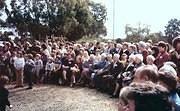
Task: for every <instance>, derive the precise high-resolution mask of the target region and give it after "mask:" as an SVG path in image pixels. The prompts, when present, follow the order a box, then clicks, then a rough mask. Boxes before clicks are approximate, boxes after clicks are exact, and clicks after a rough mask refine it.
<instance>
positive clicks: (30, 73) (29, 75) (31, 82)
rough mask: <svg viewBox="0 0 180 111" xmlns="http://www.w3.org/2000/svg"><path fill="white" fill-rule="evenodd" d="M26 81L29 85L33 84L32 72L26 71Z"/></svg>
mask: <svg viewBox="0 0 180 111" xmlns="http://www.w3.org/2000/svg"><path fill="white" fill-rule="evenodd" d="M26 75H27V83H28V85H29V87H32V86H33V80H32V79H33V73H32V72H27V74H26Z"/></svg>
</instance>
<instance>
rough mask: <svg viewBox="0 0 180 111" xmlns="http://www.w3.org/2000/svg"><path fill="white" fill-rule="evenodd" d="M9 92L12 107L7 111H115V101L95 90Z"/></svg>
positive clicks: (54, 88) (45, 88)
mask: <svg viewBox="0 0 180 111" xmlns="http://www.w3.org/2000/svg"><path fill="white" fill-rule="evenodd" d="M8 88H9V90H10V101H11V104H12V105H13V106H14V107H13V108H12V109H11V110H9V109H8V108H7V109H8V110H7V111H117V101H118V100H117V99H110V98H109V96H108V95H106V94H102V93H100V92H98V91H96V90H95V89H89V88H68V87H62V86H35V87H34V88H33V89H32V90H25V89H13V88H11V87H8Z"/></svg>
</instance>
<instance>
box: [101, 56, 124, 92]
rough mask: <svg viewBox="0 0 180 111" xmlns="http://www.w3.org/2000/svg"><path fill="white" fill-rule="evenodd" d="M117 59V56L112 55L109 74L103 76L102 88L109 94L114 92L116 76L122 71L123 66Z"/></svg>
mask: <svg viewBox="0 0 180 111" xmlns="http://www.w3.org/2000/svg"><path fill="white" fill-rule="evenodd" d="M119 57H120V55H119V54H114V56H113V63H112V64H111V67H110V69H109V73H108V74H106V75H104V76H103V83H104V87H105V88H106V89H107V91H108V93H109V94H112V93H113V91H114V88H115V82H116V79H117V76H118V75H119V74H120V73H122V72H123V71H124V65H123V63H121V62H120V60H119Z"/></svg>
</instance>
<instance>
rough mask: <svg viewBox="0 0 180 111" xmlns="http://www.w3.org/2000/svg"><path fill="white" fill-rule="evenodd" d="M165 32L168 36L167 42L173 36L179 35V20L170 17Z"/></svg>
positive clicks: (170, 40) (170, 41)
mask: <svg viewBox="0 0 180 111" xmlns="http://www.w3.org/2000/svg"><path fill="white" fill-rule="evenodd" d="M164 32H165V34H166V37H168V42H169V43H172V40H173V38H175V37H177V36H179V35H180V20H178V19H171V20H170V21H168V24H167V25H166V26H165V31H164Z"/></svg>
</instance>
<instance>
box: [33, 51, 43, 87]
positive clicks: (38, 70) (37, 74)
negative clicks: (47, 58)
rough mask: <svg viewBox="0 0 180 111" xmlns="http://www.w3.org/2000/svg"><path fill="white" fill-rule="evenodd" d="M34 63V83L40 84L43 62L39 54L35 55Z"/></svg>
mask: <svg viewBox="0 0 180 111" xmlns="http://www.w3.org/2000/svg"><path fill="white" fill-rule="evenodd" d="M34 62H35V68H34V72H35V78H36V83H40V80H41V75H40V73H41V71H42V69H43V62H42V60H41V55H40V54H36V57H35V60H34Z"/></svg>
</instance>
